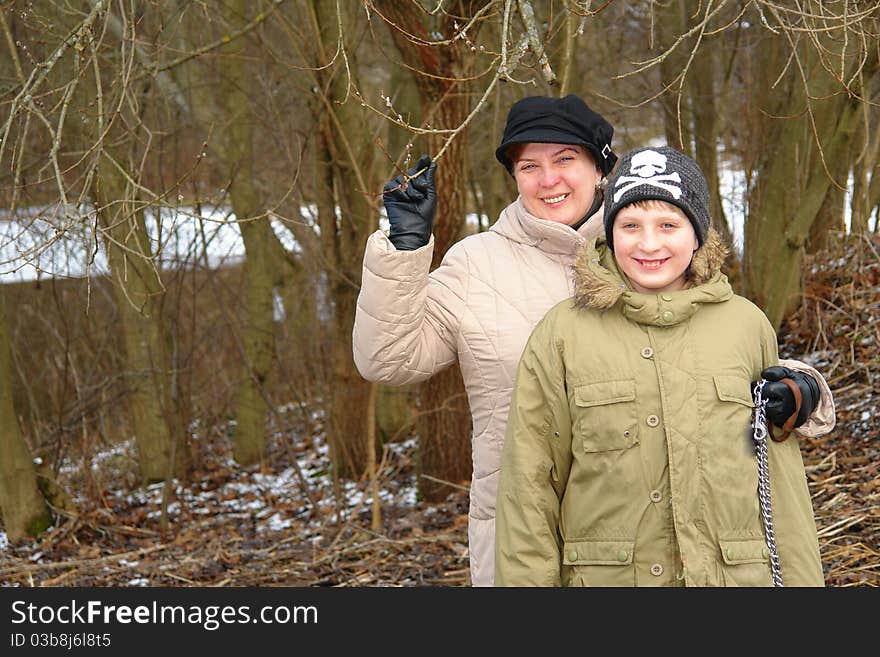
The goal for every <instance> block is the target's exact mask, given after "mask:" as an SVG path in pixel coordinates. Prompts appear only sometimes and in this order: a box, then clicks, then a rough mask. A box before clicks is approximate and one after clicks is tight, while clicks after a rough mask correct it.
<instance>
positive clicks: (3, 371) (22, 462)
mask: <svg viewBox="0 0 880 657" xmlns="http://www.w3.org/2000/svg"><path fill="white" fill-rule="evenodd" d="M10 348H11V347H10V339H9V327H8V326H7V324H6V291H5V290H3V289H0V511H2V515H3V528H4V529H5V531H6V534H7V535H8V536H9V540H10V541H12V542H13V543H17V542H18V541H21V540H23V539H25V538H34V537H36V536H38V535H39V534H40V533H42V532H43V531H44V530H45V529H46V528H48V527H49V526H50V525H51V524H52V516H51V515H50V514H49V508H48V506H47V505H46V500H45V499H44V497H43V495H42V493H41V492H40V488H39V486H38V484H37V472H36V469H35V467H34V460H33V457H32V456H31V453H30V450H29V449H28V446H27V444H25V441H24V436H22V434H21V427H19V424H18V414H17V413H16V412H15V405H14V403H13V395H12V391H13V386H12V366H11V353H10Z"/></svg>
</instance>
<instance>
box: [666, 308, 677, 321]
mask: <svg viewBox="0 0 880 657" xmlns="http://www.w3.org/2000/svg"><path fill="white" fill-rule="evenodd" d="M673 319H675V313H673V312H672V311H671V310H665V311H663V321H664V322H671V321H672V320H673Z"/></svg>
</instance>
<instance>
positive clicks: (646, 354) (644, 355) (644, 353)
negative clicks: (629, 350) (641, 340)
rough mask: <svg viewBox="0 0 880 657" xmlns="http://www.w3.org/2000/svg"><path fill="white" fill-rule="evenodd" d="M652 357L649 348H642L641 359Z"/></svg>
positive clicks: (651, 351)
mask: <svg viewBox="0 0 880 657" xmlns="http://www.w3.org/2000/svg"><path fill="white" fill-rule="evenodd" d="M653 355H654V350H653V349H651V347H643V348H642V358H650V357H651V356H653Z"/></svg>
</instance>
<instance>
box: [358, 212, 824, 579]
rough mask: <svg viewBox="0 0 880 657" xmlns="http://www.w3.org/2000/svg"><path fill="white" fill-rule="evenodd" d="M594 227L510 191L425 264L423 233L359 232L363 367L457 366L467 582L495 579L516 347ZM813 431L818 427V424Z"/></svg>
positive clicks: (401, 378)
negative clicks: (463, 393) (464, 425)
mask: <svg viewBox="0 0 880 657" xmlns="http://www.w3.org/2000/svg"><path fill="white" fill-rule="evenodd" d="M600 232H602V220H601V213H599V214H596V215H594V216H593V217H591V218H590V220H589V221H587V222H586V223H585V224H584V225H583V226H581V228H580V230H579V231H577V232H575V231H574V230H572V229H571V228H570V227H569V226H565V225H562V224H559V223H553V222H550V221H544V220H541V219H538V218H536V217H534V216H533V215H531V214H529V213H528V212H527V211H526V210H525V208H524V207H523V205H522V202H521V200H520V199H517V200H516V201H514V202H513V203H511V204H510V205H509V206H508V207H507V208H505V210H504V211H503V212H502V213H501V217H500V218H499V219H498V221H497V222H496V223H495V224H493V225H492V227H491V229H490V230H488V231H487V232H484V233H478V234H476V235H472V236H470V237H467V238H465V239H463V240H461V241H460V242H458V243H456V244H454V245H453V246H452V247H451V248H450V249H449V251H448V252H447V253H446V255H445V257H444V258H443V261H442V263H441V264H440V266H439V267H437V269H435V270H434V271H432V272H430V273H429V269H430V266H431V256H432V253H433V248H434V241H433V238H432V239H431V241H430V242H429V243H428V244H427V245H426V246H424V247H423V248H421V249H418V250H416V251H397V250H396V249H395V248H394V246H393V245H392V244H391V242H390V241H389V240H388V237H387V236H386V235H385V234H384V233H383V232H382V231H376V232H375V233H373V234H372V235H371V236H370V238H369V239H368V241H367V246H366V251H365V254H364V267H363V277H362V282H361V291H360V295H359V297H358V305H357V312H356V315H355V323H354V331H353V345H352V346H353V352H354V361H355V364H356V365H357V368H358V370H359V371H360V373H361V375H362V376H363V377H364V378H366V379H368V380H370V381H378V382H380V383H385V384H390V385H404V384H408V383H416V382H419V381H424V380H426V379H428V378H429V377H430V376H431V375H433V374H434V373H436V372H439V371H440V370H442V369H443V368H445V367H447V366H449V365H451V364H452V363H453V362H455V361H456V360H458V362H459V365H460V367H461V372H462V376H463V377H464V384H465V388H466V390H467V394H468V401H469V403H470V410H471V414H472V419H473V443H472V444H473V453H472V456H473V478H472V480H471V492H470V511H469V517H468V543H469V551H470V569H471V581H472V583H473V585H474V586H492V585H493V582H494V570H495V564H494V561H495V557H494V552H495V495H496V492H497V487H498V472H499V468H500V465H501V447H502V444H503V442H504V431H505V429H506V426H507V414H508V411H509V408H510V398H511V394H512V390H513V384H514V379H515V376H516V369H517V365H518V363H519V359H520V356H521V355H522V352H523V349H524V347H525V344H526V340H527V339H528V337H529V335H530V334H531V331H532V329H533V328H534V326H535V325H536V324H537V323H538V321H539V320H540V319H541V318H542V317H543V316H544V314H545V313H546V312H547V311H548V310H549V309H550V308H551V307H553V306H554V305H555V304H556V303H558V302H559V301H562V300H563V299H566V298H568V297H569V296H571V295H572V294H573V293H574V283H573V272H572V265H573V264H574V261H575V257H576V254H577V253H578V252H579V250H580V247H581V246H582V245H583V244H584V243H585V242H586V241H587V240H589V239H593V238H594V237H596V236H597V235H598V234H599V233H600ZM597 347H600V345H597ZM782 364H787V365H788V366H789V367H793V368H795V369H800V370H802V371H807V372H810V373H813V374H814V376H816V377H817V380H819V381H820V386H824V388H823V392H822V396H823V403H825V404H831V413H830V415H831V417H832V421H833V402H831V394H830V391H828V389H827V386H825V384H824V381H823V380H821V377H819V376H818V373H817V372H815V370H813V369H812V368H809V367H807V366H804V365H802V364H798V363H796V362H795V363H791V362H789V363H786V362H785V361H783V363H782ZM819 410H820V409H817V411H816V413H818V412H819ZM826 411H827V408H826ZM815 415H816V414H815V413H814V417H815ZM827 415H828V413H827V412H826V416H827ZM813 424H814V423H813V422H808V423H807V424H805V425H804V427H805V428H806V429H807V430H808V431H809V430H811V428H812V425H813ZM815 429H817V430H819V431H822V432H824V431H827V430H828V427H827V422H824V421H823V422H821V423H819V425H817V426H816V427H815Z"/></svg>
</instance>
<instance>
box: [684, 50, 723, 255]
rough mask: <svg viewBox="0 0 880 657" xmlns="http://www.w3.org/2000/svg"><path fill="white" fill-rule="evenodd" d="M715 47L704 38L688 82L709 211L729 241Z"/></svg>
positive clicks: (717, 228) (698, 157)
mask: <svg viewBox="0 0 880 657" xmlns="http://www.w3.org/2000/svg"><path fill="white" fill-rule="evenodd" d="M715 51H716V49H715V48H713V47H712V45H710V44H707V43H706V41H705V38H704V40H703V43H701V44H700V50H699V52H698V53H697V56H696V57H694V61H693V62H692V63H691V70H690V71H689V72H688V82H689V87H690V92H691V102H690V105H691V107H692V108H693V119H694V142H695V144H694V146H695V159H696V161H697V164H699V165H700V168H701V169H702V170H703V173H704V174H705V176H706V182H707V183H708V184H709V194H710V199H709V203H710V205H709V211H710V213H711V214H710V216H711V217H712V226H713V227H714V228H715V230H717V231H718V232H719V233H720V234H721V235H722V236H723V237H724V241H725V243H726V244H732V243H733V238H732V234H731V230H730V226H728V224H727V217H725V216H724V206H723V205H722V204H721V186H720V183H719V178H718V112H717V110H716V108H715V86H716V85H715V77H716V76H715V66H716V58H715Z"/></svg>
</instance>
